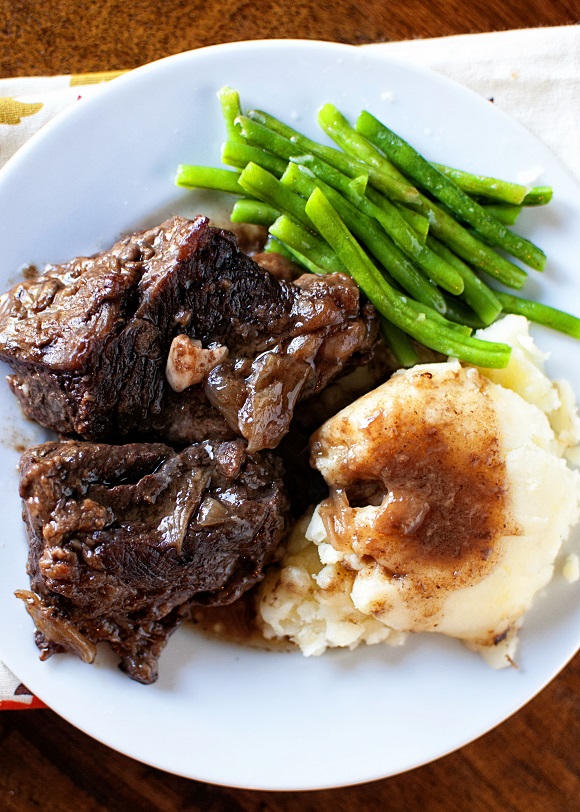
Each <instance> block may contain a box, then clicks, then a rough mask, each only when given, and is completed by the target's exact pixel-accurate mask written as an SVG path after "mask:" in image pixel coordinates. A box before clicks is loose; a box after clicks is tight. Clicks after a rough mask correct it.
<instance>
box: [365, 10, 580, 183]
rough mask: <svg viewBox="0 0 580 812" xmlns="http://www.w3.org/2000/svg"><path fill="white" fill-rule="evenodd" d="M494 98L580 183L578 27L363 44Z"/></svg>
mask: <svg viewBox="0 0 580 812" xmlns="http://www.w3.org/2000/svg"><path fill="white" fill-rule="evenodd" d="M364 47H365V48H369V49H371V50H375V51H383V52H384V53H385V54H388V55H389V56H393V57H398V58H400V59H405V60H406V61H411V62H413V63H414V64H416V65H422V66H424V67H426V68H431V69H432V70H435V71H437V72H438V73H441V74H443V75H444V76H447V77H449V78H450V79H454V80H455V81H456V82H459V83H460V84H462V85H465V87H469V88H470V89H471V90H473V91H475V93H478V94H479V95H480V96H483V97H484V98H486V99H493V102H494V104H496V105H497V106H498V107H500V108H501V109H502V110H503V111H504V112H505V113H508V114H509V115H510V116H511V117H512V118H515V119H516V120H517V121H519V122H520V124H523V125H524V127H526V128H527V129H528V130H529V131H530V132H532V133H534V135H535V136H536V137H537V138H539V139H540V141H542V142H543V143H544V144H545V145H546V146H547V147H548V148H549V149H550V150H551V151H552V152H553V153H554V154H555V155H557V156H558V157H559V158H560V160H561V161H562V163H563V164H564V165H565V166H566V168H567V169H568V171H569V172H570V173H571V174H572V175H575V177H576V178H577V180H579V181H580V25H571V26H561V27H559V28H527V29H522V30H521V31H500V32H498V33H493V34H467V35H461V36H457V37H442V38H439V39H428V40H418V39H417V40H409V41H406V42H388V43H379V44H373V45H366V46H364Z"/></svg>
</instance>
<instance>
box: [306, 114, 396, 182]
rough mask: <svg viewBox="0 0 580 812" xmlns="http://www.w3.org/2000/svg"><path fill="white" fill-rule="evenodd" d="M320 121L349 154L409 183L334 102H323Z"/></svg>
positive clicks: (319, 115) (388, 175)
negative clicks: (355, 127)
mask: <svg viewBox="0 0 580 812" xmlns="http://www.w3.org/2000/svg"><path fill="white" fill-rule="evenodd" d="M318 123H319V124H320V126H321V127H322V129H323V130H324V132H325V133H326V134H327V135H328V136H329V137H330V138H332V140H333V141H334V142H335V143H336V144H338V146H339V147H340V148H341V149H343V150H344V151H345V152H346V153H347V154H348V155H356V156H357V158H358V159H359V160H360V161H362V162H363V163H365V164H368V165H369V166H372V167H373V168H374V169H376V170H377V172H380V173H381V174H384V175H386V176H387V177H390V178H394V179H396V180H398V181H400V182H401V183H408V182H409V181H408V180H407V179H406V178H405V176H404V175H403V174H402V173H401V172H400V171H399V170H398V169H397V168H396V167H395V166H394V165H393V164H392V163H391V162H390V161H389V160H388V158H385V156H384V155H381V153H380V152H377V151H376V149H375V148H374V147H373V146H372V145H371V144H370V143H369V142H368V141H367V139H366V138H365V137H364V136H362V135H361V134H360V133H358V132H357V131H356V130H355V129H354V128H353V127H352V126H351V124H350V123H349V122H348V120H347V119H346V118H345V117H344V116H343V115H342V113H341V112H340V111H339V110H338V109H337V108H336V107H335V106H334V105H333V104H329V103H327V104H323V105H322V107H321V108H320V110H319V111H318Z"/></svg>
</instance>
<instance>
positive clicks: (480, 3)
mask: <svg viewBox="0 0 580 812" xmlns="http://www.w3.org/2000/svg"><path fill="white" fill-rule="evenodd" d="M579 21H580V8H579V6H578V0H511V2H509V0H471V2H467V1H466V0H428V1H427V0H405V2H397V0H391V2H390V3H387V2H386V0H366V2H347V0H335V2H333V3H331V2H320V3H318V2H315V0H294V2H293V3H291V4H289V5H288V4H284V3H281V2H279V0H254V2H252V3H248V2H245V0H221V2H217V0H205V2H201V0H192V1H191V2H189V3H188V2H184V0H158V1H157V2H156V1H155V0H135V1H134V2H132V3H127V2H123V0H100V2H98V3H92V4H84V3H74V2H73V1H72V0H42V2H40V0H0V76H19V75H20V76H26V75H44V74H55V73H83V72H88V71H96V70H110V69H121V68H133V67H136V66H138V65H141V64H143V63H145V62H148V61H151V60H154V59H157V58H160V57H163V56H167V55H169V54H173V53H177V52H180V51H184V50H188V49H191V48H197V47H201V46H205V45H212V44H214V43H219V42H228V41H235V40H243V39H262V38H272V37H284V38H286V37H293V38H307V39H327V40H333V41H338V42H348V43H366V42H376V41H390V40H393V41H394V40H401V39H407V38H416V37H432V36H444V35H448V34H459V33H472V32H481V31H496V30H504V29H509V28H526V27H536V26H547V25H563V24H571V23H578V22H579ZM579 677H580V657H576V659H575V660H574V661H573V662H572V663H571V664H570V665H569V666H568V667H567V668H566V669H565V670H564V671H563V673H562V674H560V676H558V677H557V678H556V679H555V680H554V681H553V682H552V683H551V685H549V686H548V687H547V688H546V689H545V690H544V691H543V692H542V693H541V694H540V695H539V696H538V697H536V698H535V699H534V700H532V701H531V702H530V703H529V704H528V705H527V706H526V707H525V708H524V709H522V710H521V711H519V712H518V713H517V714H515V715H514V716H513V717H512V718H511V719H509V720H508V721H506V722H504V724H502V725H501V726H500V727H498V728H496V729H495V730H494V731H492V732H490V733H488V734H487V735H486V736H484V737H482V738H481V739H479V740H478V741H476V742H474V743H472V744H469V745H468V746H466V747H464V748H462V749H461V750H459V751H458V752H456V753H453V754H451V755H449V756H447V757H445V758H443V759H440V760H439V761H437V762H435V763H433V764H430V765H427V766H424V767H421V768H418V769H416V770H413V771H412V772H409V773H405V774H403V775H400V776H395V777H393V778H390V779H387V780H384V781H379V782H375V783H372V784H367V785H364V786H360V787H352V788H346V789H339V790H331V791H330V790H329V791H321V792H307V793H271V792H253V791H244V790H232V789H225V788H220V787H214V786H210V785H207V784H201V783H198V782H195V781H189V780H186V779H182V778H178V777H176V776H172V775H169V774H166V773H163V772H160V771H159V770H156V769H153V768H149V767H146V766H144V765H142V764H139V763H137V762H135V761H133V760H131V759H129V758H126V757H124V756H121V755H119V754H117V753H115V752H113V751H112V750H109V749H108V748H106V747H104V746H103V745H101V744H99V743H97V742H95V741H93V740H92V739H90V738H88V737H87V736H85V735H84V734H82V733H80V732H79V731H77V730H75V729H74V728H73V727H71V726H70V725H68V724H67V723H66V722H64V721H63V720H62V719H60V718H59V717H58V716H56V715H55V714H54V713H52V712H51V711H49V710H36V711H12V712H10V711H7V712H4V713H2V714H1V715H0V809H4V810H10V811H12V810H14V812H30V810H42V811H43V812H44V811H45V810H46V811H47V812H52V810H55V811H56V810H62V811H63V812H68V810H81V812H84V810H90V811H91V812H92V811H93V810H94V811H95V812H97V810H99V812H100V810H123V811H124V810H131V811H132V812H145V811H146V810H147V812H148V811H149V810H162V811H163V812H165V811H167V812H171V811H172V810H200V812H201V810H203V812H258V811H260V812H263V810H272V811H273V812H282V811H283V810H287V811H288V812H296V811H297V810H321V812H322V811H326V810H328V811H330V810H333V812H359V810H369V812H373V811H374V810H393V811H395V810H410V812H414V810H428V811H430V810H434V811H437V810H442V811H443V810H445V812H448V811H449V810H471V811H472V812H487V811H488V810H492V812H493V811H495V810H501V811H502V812H505V811H507V810H522V812H536V811H537V812H546V811H548V812H551V811H552V810H554V811H556V810H557V811H558V812H560V810H562V811H564V810H580V779H579V775H578V766H579V756H578V752H579V749H580V748H579V743H580V737H579V732H580V724H579V718H580V715H579V708H578V702H579V700H578V689H579V684H580V680H579Z"/></svg>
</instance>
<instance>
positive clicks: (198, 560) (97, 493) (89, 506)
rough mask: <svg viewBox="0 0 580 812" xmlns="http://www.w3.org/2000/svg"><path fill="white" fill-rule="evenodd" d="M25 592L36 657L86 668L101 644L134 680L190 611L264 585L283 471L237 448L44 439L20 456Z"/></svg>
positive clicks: (151, 665) (145, 676) (282, 499)
mask: <svg viewBox="0 0 580 812" xmlns="http://www.w3.org/2000/svg"><path fill="white" fill-rule="evenodd" d="M20 493H21V496H22V499H23V517H24V520H25V523H26V528H27V532H28V539H29V560H28V573H29V576H30V585H31V590H32V592H29V591H26V590H21V591H20V592H19V597H21V598H23V599H24V600H25V602H26V605H27V608H28V610H29V612H30V614H31V615H32V617H33V618H34V620H35V623H36V626H37V632H36V641H37V645H38V647H39V648H40V650H41V656H42V657H43V658H46V657H48V656H50V655H51V654H53V653H55V652H58V651H64V650H69V651H73V652H74V653H76V654H78V655H79V656H81V657H82V658H83V659H84V660H87V661H91V660H92V659H93V658H94V656H95V650H96V649H95V646H96V644H97V643H98V642H100V641H107V642H108V643H109V644H110V646H111V648H112V649H113V650H114V651H115V652H116V653H117V654H118V655H119V657H120V658H121V668H122V669H123V670H124V671H126V672H127V673H128V674H129V676H131V677H132V678H133V679H135V680H138V681H139V682H143V683H150V682H153V681H155V679H156V678H157V658H158V657H159V654H160V653H161V650H162V649H163V647H164V645H165V643H166V641H167V639H168V637H169V635H170V634H171V633H172V632H173V630H174V629H175V628H176V626H177V625H178V624H179V623H180V621H181V620H182V619H183V618H185V617H187V616H188V614H189V609H190V606H191V605H192V604H204V605H223V604H227V603H230V602H232V601H234V600H235V599H236V598H238V597H239V596H240V595H241V594H242V593H243V592H244V591H245V590H247V589H248V588H250V587H251V586H252V585H253V584H255V583H256V582H257V581H258V580H260V579H261V577H262V570H263V568H264V566H265V565H266V564H268V563H269V562H270V561H272V560H273V559H274V558H275V556H276V551H277V548H278V546H279V544H280V542H281V540H282V539H283V537H284V534H285V532H286V529H287V522H288V500H287V497H286V493H285V489H284V485H283V482H282V470H281V464H280V463H279V461H278V460H277V458H276V457H274V455H273V454H272V453H271V452H269V451H266V452H262V453H259V454H255V455H253V456H248V455H247V454H246V452H245V449H244V444H243V442H242V441H240V440H236V441H227V442H223V443H219V442H209V441H208V442H205V443H202V444H196V445H191V446H189V447H188V448H186V449H185V450H184V451H182V452H181V453H176V452H175V451H173V450H172V449H171V448H169V447H168V446H166V445H163V444H160V443H151V444H140V443H139V444H137V443H135V444H130V445H125V446H109V445H106V444H94V443H88V442H83V443H79V442H75V441H67V442H64V443H56V442H54V443H46V444H43V445H40V446H37V447H35V448H33V449H31V450H29V451H28V452H26V453H25V454H24V455H23V457H22V460H21V483H20Z"/></svg>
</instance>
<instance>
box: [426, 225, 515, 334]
mask: <svg viewBox="0 0 580 812" xmlns="http://www.w3.org/2000/svg"><path fill="white" fill-rule="evenodd" d="M427 244H428V245H429V247H430V248H431V250H432V251H434V252H435V253H436V254H438V255H439V256H440V257H442V258H443V259H444V260H445V261H446V262H448V263H449V264H450V265H452V266H453V267H454V268H455V270H456V271H457V273H458V274H460V275H461V277H462V279H463V285H464V287H463V294H462V296H463V298H464V299H465V301H466V302H467V304H468V305H469V306H470V307H471V308H472V310H473V311H474V312H475V313H477V315H478V316H479V318H480V319H481V320H482V322H483V323H484V324H491V323H492V322H494V321H495V320H496V319H497V317H498V316H499V314H500V313H501V309H502V308H501V304H500V302H499V300H498V298H497V297H496V296H495V294H494V292H493V291H492V289H491V288H490V287H488V286H487V285H486V284H485V282H483V281H482V280H481V279H480V278H479V276H477V275H476V274H475V273H473V271H472V270H471V268H470V267H469V265H466V264H465V262H463V261H462V260H461V259H459V257H457V256H456V255H455V254H454V253H453V251H450V250H449V248H447V246H446V245H443V243H440V242H439V240H437V239H435V237H431V236H428V237H427Z"/></svg>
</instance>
